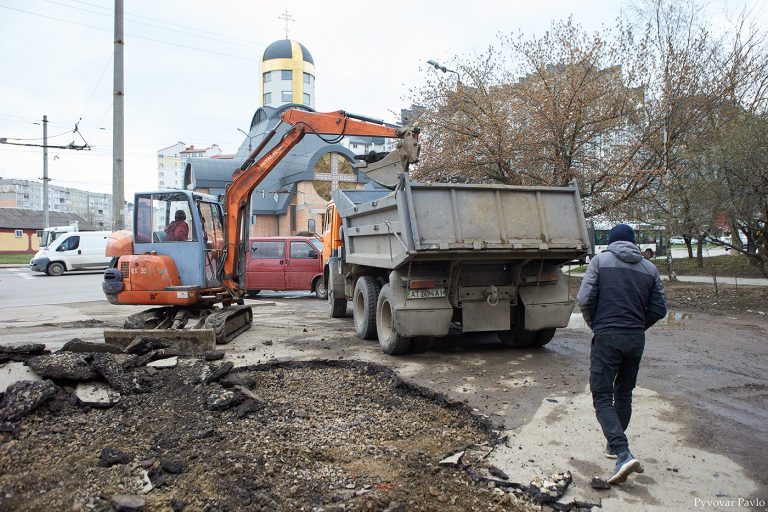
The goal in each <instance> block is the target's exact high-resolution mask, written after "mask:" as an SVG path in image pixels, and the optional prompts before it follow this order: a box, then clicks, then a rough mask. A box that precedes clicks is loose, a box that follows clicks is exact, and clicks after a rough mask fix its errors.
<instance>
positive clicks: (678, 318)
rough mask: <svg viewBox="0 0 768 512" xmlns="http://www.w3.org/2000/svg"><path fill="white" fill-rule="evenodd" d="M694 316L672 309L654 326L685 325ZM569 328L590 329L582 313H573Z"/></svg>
mask: <svg viewBox="0 0 768 512" xmlns="http://www.w3.org/2000/svg"><path fill="white" fill-rule="evenodd" d="M693 319H694V316H693V315H691V314H690V313H681V312H679V311H670V312H669V313H667V316H665V317H664V318H662V319H661V320H659V321H658V322H657V323H656V325H654V327H685V326H686V325H688V322H690V321H693ZM567 328H568V329H589V326H587V323H586V322H585V321H584V318H583V317H582V316H581V313H579V312H576V313H571V318H570V320H568V327H567Z"/></svg>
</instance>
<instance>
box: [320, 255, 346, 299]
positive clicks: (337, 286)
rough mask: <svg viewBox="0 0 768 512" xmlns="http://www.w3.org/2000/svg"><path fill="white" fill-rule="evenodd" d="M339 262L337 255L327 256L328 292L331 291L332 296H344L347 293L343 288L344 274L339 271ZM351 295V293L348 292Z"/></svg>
mask: <svg viewBox="0 0 768 512" xmlns="http://www.w3.org/2000/svg"><path fill="white" fill-rule="evenodd" d="M340 269H341V262H340V261H339V258H337V257H335V256H334V257H331V258H328V283H327V284H326V286H327V287H328V291H329V293H331V292H332V294H333V296H334V297H339V298H340V297H346V296H347V293H346V290H345V289H344V281H345V280H344V275H343V274H341V273H340ZM350 295H351V294H350Z"/></svg>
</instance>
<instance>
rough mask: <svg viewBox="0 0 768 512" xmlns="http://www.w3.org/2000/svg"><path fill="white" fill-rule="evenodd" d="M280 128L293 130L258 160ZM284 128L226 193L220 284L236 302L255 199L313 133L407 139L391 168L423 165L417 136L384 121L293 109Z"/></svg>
mask: <svg viewBox="0 0 768 512" xmlns="http://www.w3.org/2000/svg"><path fill="white" fill-rule="evenodd" d="M281 123H286V124H289V125H292V128H291V129H290V130H288V131H287V132H286V133H285V134H284V135H283V137H282V139H281V140H280V142H278V143H277V144H276V145H275V146H274V147H273V148H272V149H270V150H269V151H268V152H267V153H266V154H264V156H262V157H261V158H259V159H258V160H256V157H257V156H258V154H259V153H261V151H262V150H263V149H264V147H266V145H267V144H268V143H269V141H270V140H271V139H272V137H274V135H275V133H276V132H277V129H278V127H279V126H280V124H281ZM281 123H278V125H277V126H275V128H273V129H272V130H271V131H270V132H269V133H268V134H267V135H266V136H265V137H264V139H263V141H262V143H261V144H259V146H257V147H256V148H255V149H254V150H253V151H252V152H251V155H250V156H249V157H248V159H246V161H245V162H244V163H243V165H242V166H241V167H240V169H238V170H237V171H236V172H235V173H234V175H233V179H232V183H231V184H230V185H229V187H228V188H227V193H226V212H227V218H226V228H225V229H226V235H227V236H226V239H227V248H226V255H225V259H224V266H223V275H222V276H221V278H222V279H221V281H222V284H223V285H224V286H225V287H226V288H227V290H229V292H230V293H231V294H232V295H233V296H235V297H241V296H242V295H243V294H244V293H245V290H244V283H243V281H242V279H243V276H244V269H243V266H244V264H245V255H246V247H245V241H246V240H248V221H249V218H250V212H248V211H247V210H248V205H249V204H250V198H251V194H252V193H253V190H254V189H255V188H256V187H257V186H258V185H259V183H261V182H262V181H263V180H264V178H265V177H266V176H267V175H268V174H269V173H270V171H272V169H274V168H275V166H276V165H277V164H278V163H279V162H280V161H281V160H282V159H283V158H284V157H285V156H286V155H287V154H288V153H289V152H290V151H291V149H292V148H293V147H294V146H295V145H296V144H298V143H299V142H300V141H301V139H303V138H304V136H305V135H306V134H307V133H308V132H309V133H314V134H316V135H318V136H321V137H323V136H330V137H333V138H341V137H343V136H347V135H359V136H368V137H387V138H399V139H405V140H404V142H405V143H404V144H403V143H401V144H400V145H399V147H398V148H397V149H396V150H395V151H393V152H392V153H395V155H400V156H397V158H389V156H388V158H389V160H392V161H393V162H395V163H394V164H389V163H387V164H386V165H387V166H391V167H392V168H394V169H396V170H399V171H400V172H402V171H407V169H408V167H407V166H408V165H409V164H411V163H415V162H417V161H418V153H419V147H418V142H417V136H418V131H411V130H403V129H402V128H400V127H395V126H389V125H385V124H384V123H383V122H377V121H376V120H373V119H370V118H365V117H362V116H355V115H353V114H348V113H346V112H344V111H342V110H339V111H337V112H330V113H320V112H308V111H305V110H299V109H289V110H287V111H286V112H285V113H283V115H282V117H281ZM408 139H410V140H408ZM377 170H378V171H379V172H380V166H379V167H377ZM363 172H365V171H363Z"/></svg>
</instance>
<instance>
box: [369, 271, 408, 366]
mask: <svg viewBox="0 0 768 512" xmlns="http://www.w3.org/2000/svg"><path fill="white" fill-rule="evenodd" d="M395 315H396V309H395V307H394V300H393V297H392V289H391V288H390V286H389V284H385V285H384V286H382V287H381V292H380V293H379V300H378V301H377V302H376V333H377V334H378V336H379V345H381V350H382V351H384V353H385V354H389V355H392V356H397V355H400V354H405V353H406V352H407V351H408V348H409V347H410V345H411V339H410V338H407V337H405V336H403V335H401V334H400V333H399V332H397V327H396V324H395Z"/></svg>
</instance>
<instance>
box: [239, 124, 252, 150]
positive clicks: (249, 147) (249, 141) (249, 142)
mask: <svg viewBox="0 0 768 512" xmlns="http://www.w3.org/2000/svg"><path fill="white" fill-rule="evenodd" d="M237 131H239V132H240V133H242V134H243V135H245V136H246V137H248V152H249V153H250V152H251V142H253V137H251V136H250V134H248V133H246V132H245V131H243V130H241V129H240V128H238V129H237Z"/></svg>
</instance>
